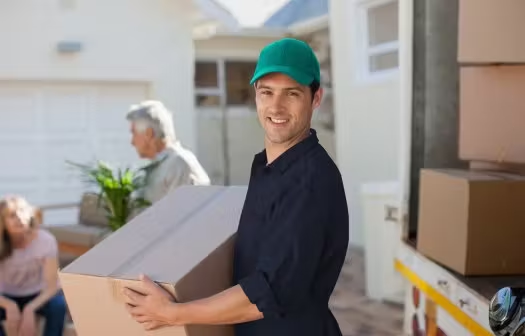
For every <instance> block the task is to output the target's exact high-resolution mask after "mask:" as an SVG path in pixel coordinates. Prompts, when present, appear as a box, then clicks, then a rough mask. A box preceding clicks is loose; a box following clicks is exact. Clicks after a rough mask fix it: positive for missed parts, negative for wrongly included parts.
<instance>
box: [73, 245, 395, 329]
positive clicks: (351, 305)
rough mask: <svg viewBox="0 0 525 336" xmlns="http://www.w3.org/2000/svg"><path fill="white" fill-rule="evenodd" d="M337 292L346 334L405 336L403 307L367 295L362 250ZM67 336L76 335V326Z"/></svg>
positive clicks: (335, 303) (335, 307)
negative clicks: (377, 300) (369, 297)
mask: <svg viewBox="0 0 525 336" xmlns="http://www.w3.org/2000/svg"><path fill="white" fill-rule="evenodd" d="M349 256H350V257H351V258H349V260H350V262H348V263H347V264H346V265H345V267H344V269H343V271H342V273H341V277H340V278H339V282H338V284H337V286H336V289H335V291H334V294H333V297H332V300H331V307H332V311H333V313H334V315H335V317H336V318H337V320H338V321H339V325H340V326H341V329H342V332H343V335H344V336H399V335H402V323H403V322H402V321H403V308H402V307H400V306H397V305H391V304H385V303H380V302H375V301H372V300H370V299H368V298H366V296H365V267H364V259H363V253H362V251H361V250H360V249H351V250H350V254H349ZM67 329H68V330H67V331H66V332H65V333H64V336H66V335H67V336H75V332H74V328H73V326H72V325H70V326H68V328H67Z"/></svg>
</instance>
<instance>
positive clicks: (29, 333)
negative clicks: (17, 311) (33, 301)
mask: <svg viewBox="0 0 525 336" xmlns="http://www.w3.org/2000/svg"><path fill="white" fill-rule="evenodd" d="M35 335H36V316H35V311H34V310H33V309H31V308H25V309H24V311H23V312H22V321H21V322H20V331H19V336H35Z"/></svg>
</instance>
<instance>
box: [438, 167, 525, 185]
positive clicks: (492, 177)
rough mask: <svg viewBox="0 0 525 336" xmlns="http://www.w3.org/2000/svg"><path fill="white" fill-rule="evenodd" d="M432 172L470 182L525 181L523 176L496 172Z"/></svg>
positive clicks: (446, 170)
mask: <svg viewBox="0 0 525 336" xmlns="http://www.w3.org/2000/svg"><path fill="white" fill-rule="evenodd" d="M433 171H434V172H437V173H442V174H446V175H449V176H452V177H457V178H461V179H465V180H469V181H472V182H475V181H501V180H511V181H520V180H522V181H525V176H521V175H517V174H512V173H506V172H497V171H479V170H470V171H469V170H461V169H434V170H433Z"/></svg>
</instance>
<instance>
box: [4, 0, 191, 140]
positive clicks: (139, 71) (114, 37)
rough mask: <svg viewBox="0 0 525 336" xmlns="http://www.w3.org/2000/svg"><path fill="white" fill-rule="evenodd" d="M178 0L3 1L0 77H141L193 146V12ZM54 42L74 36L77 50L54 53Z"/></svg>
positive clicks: (123, 79)
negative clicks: (170, 110) (106, 0)
mask: <svg viewBox="0 0 525 336" xmlns="http://www.w3.org/2000/svg"><path fill="white" fill-rule="evenodd" d="M181 3H182V2H180V1H170V0H148V1H140V0H113V1H110V2H108V3H106V2H104V3H101V2H98V1H77V0H40V1H3V2H2V4H1V5H0V6H1V10H0V46H1V47H0V49H1V50H2V52H1V53H0V80H27V81H55V82H60V81H75V82H83V81H89V82H91V83H93V82H100V81H104V82H147V83H149V88H150V92H149V98H152V99H159V100H162V101H163V102H164V103H165V104H166V105H167V106H168V107H169V108H170V109H172V110H173V112H174V117H175V118H174V119H175V124H176V129H177V133H178V136H179V137H180V138H181V140H182V141H183V142H184V143H185V145H186V146H188V147H190V148H193V149H195V148H196V136H195V127H196V126H195V122H194V113H193V85H191V83H193V64H194V62H193V59H194V51H193V41H192V37H191V22H190V19H191V18H192V17H193V14H194V13H193V12H192V11H193V8H191V7H190V6H189V5H188V4H186V5H181ZM60 41H77V42H80V43H81V44H82V50H81V51H80V52H78V53H74V54H59V53H58V52H57V49H56V47H57V43H58V42H60ZM129 103H130V104H132V103H135V102H131V101H130V102H129ZM123 125H125V127H127V125H126V124H125V120H123Z"/></svg>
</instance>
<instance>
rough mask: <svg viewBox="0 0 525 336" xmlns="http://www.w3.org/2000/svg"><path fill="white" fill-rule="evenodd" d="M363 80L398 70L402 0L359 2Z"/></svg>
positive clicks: (360, 52) (359, 38)
mask: <svg viewBox="0 0 525 336" xmlns="http://www.w3.org/2000/svg"><path fill="white" fill-rule="evenodd" d="M358 6H359V8H358V11H357V13H358V20H357V22H358V25H359V27H358V29H357V34H358V39H357V41H358V43H359V71H358V73H359V76H360V77H361V79H365V80H366V79H371V78H375V77H380V76H384V75H387V74H391V73H393V72H395V71H397V69H398V63H399V60H398V49H399V44H398V26H399V18H398V0H364V1H359V2H358Z"/></svg>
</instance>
